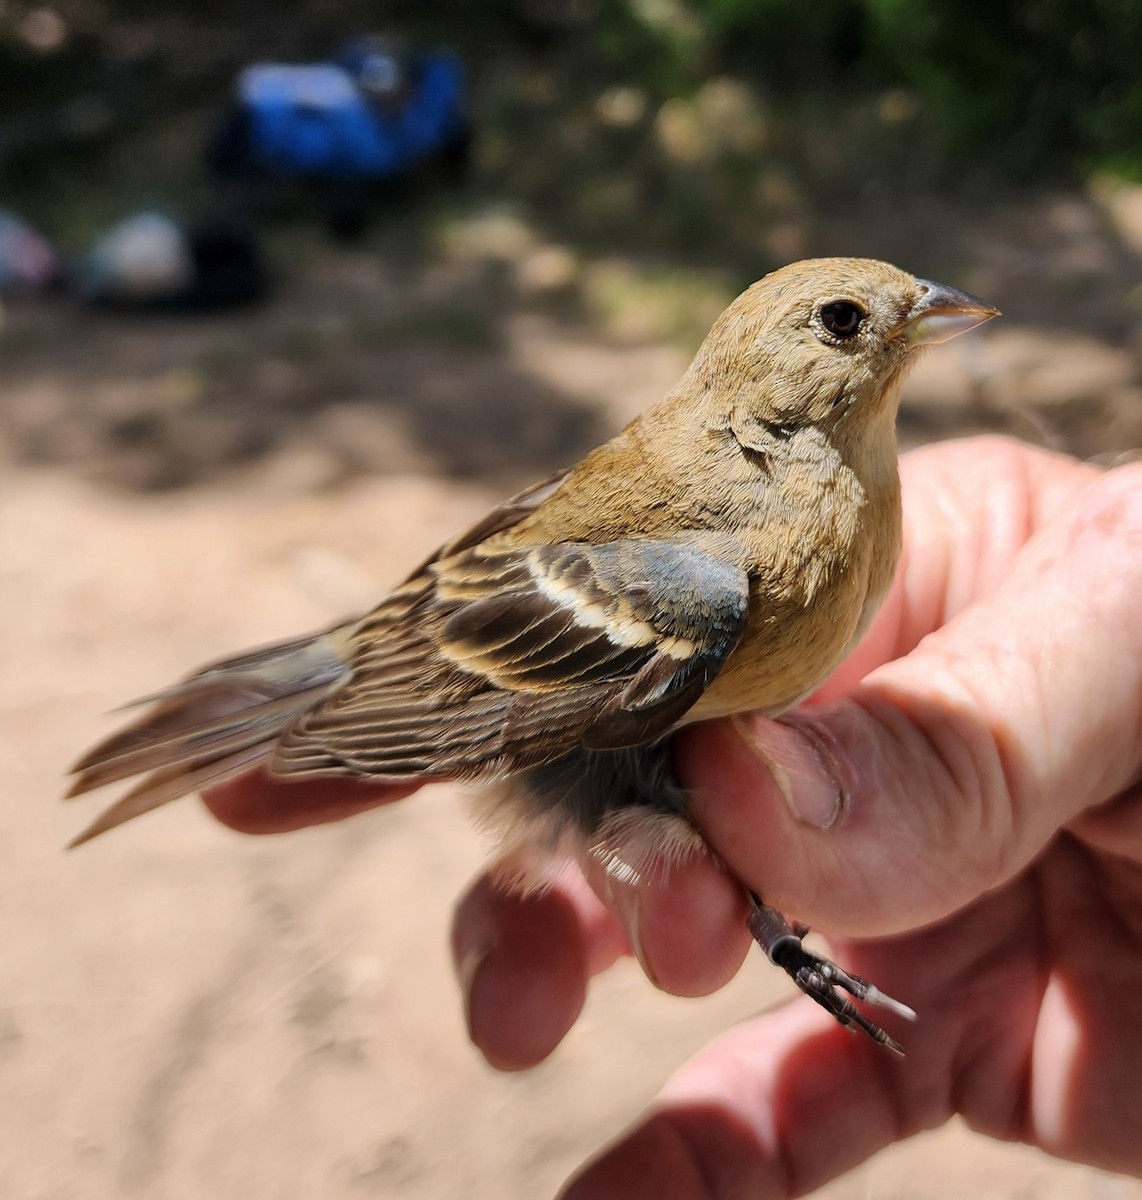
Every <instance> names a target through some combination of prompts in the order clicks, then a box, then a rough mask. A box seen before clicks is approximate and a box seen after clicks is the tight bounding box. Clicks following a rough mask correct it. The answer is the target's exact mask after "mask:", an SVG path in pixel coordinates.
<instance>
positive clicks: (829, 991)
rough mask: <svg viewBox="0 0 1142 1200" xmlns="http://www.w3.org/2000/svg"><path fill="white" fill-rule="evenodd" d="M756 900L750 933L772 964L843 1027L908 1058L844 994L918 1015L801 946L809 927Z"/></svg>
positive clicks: (901, 1014) (911, 1018)
mask: <svg viewBox="0 0 1142 1200" xmlns="http://www.w3.org/2000/svg"><path fill="white" fill-rule="evenodd" d="M750 898H751V900H752V902H753V904H752V909H751V911H750V914H749V931H750V933H752V934H753V936H754V939H755V941H756V942H757V944H758V945H759V946H760V947H761V948H762V950H764V951H765V954H766V957H767V958H768V959H769V961H770V962H772V963H774V964H775V965H776V966H779V967H780V968H781V969H782V970H783V971H785V972H786V973H787V974H788V975H789V977H790V978H791V979H792V980H793V982H794V983H795V984H796V985H797V986H798V987H799V988H800V989H801V990H802V991H803V992H804V993H805V995H806V996H809V997H811V998H812V999H813V1000H816V1002H817V1003H818V1004H819V1005H820V1006H821V1007H822V1008H824V1009H827V1010H828V1011H829V1012H831V1013H832V1014H833V1016H834V1017H836V1019H837V1020H838V1021H839V1022H840V1023H841V1024H842V1025H848V1026H855V1027H856V1028H857V1029H860V1030H863V1032H864V1033H866V1034H867V1035H868V1036H869V1037H870V1038H872V1040H873V1041H874V1042H876V1043H877V1044H878V1045H881V1046H887V1047H888V1048H889V1049H890V1050H895V1051H896V1053H897V1054H903V1053H904V1047H903V1046H901V1045H900V1043H899V1042H898V1041H896V1040H895V1039H894V1038H892V1037H890V1036H889V1035H888V1034H887V1033H885V1031H884V1030H883V1029H881V1027H880V1026H879V1025H877V1024H876V1023H875V1022H874V1021H870V1020H869V1019H868V1017H866V1016H865V1015H864V1013H862V1012H861V1011H860V1009H859V1008H857V1006H856V1005H855V1004H854V1003H853V1002H852V1000H850V999H848V997H847V996H844V995H842V994H841V993H842V992H848V994H849V995H850V996H853V997H855V998H856V999H857V1000H860V1001H862V1002H863V1003H865V1004H874V1005H877V1006H878V1007H880V1008H886V1009H888V1010H889V1012H893V1013H895V1014H896V1015H897V1016H898V1017H904V1018H906V1019H907V1020H909V1021H914V1020H915V1019H916V1014H915V1012H913V1010H912V1009H910V1008H909V1007H908V1006H907V1005H906V1004H901V1003H900V1001H899V1000H893V998H892V997H891V996H886V995H885V994H884V992H882V991H881V990H880V989H879V988H878V987H877V986H876V985H875V984H872V983H869V981H868V980H867V979H862V978H861V977H860V976H859V975H850V974H849V973H848V972H847V971H842V970H841V968H840V967H838V966H837V964H836V963H833V962H830V961H829V960H828V959H827V958H822V957H821V956H820V955H819V954H813V953H812V952H811V951H809V950H806V949H805V947H804V946H803V945H802V944H801V939H802V937H804V935H805V934H806V933H808V932H809V931H808V928H807V927H806V926H803V925H802V926H797V927H796V928H794V927H793V926H791V925H790V924H789V922H788V921H786V919H785V918H784V917H783V916H782V915H781V914H780V913H779V912H778V911H777V910H776V909H773V908H770V907H769V905H768V904H762V902H761V901H760V900H759V899H758V898H757V897H756V896H751V897H750Z"/></svg>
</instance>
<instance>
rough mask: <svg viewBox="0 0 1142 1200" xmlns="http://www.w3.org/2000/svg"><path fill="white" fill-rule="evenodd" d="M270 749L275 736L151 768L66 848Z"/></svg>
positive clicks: (218, 778)
mask: <svg viewBox="0 0 1142 1200" xmlns="http://www.w3.org/2000/svg"><path fill="white" fill-rule="evenodd" d="M273 748H274V739H273V738H270V739H269V740H268V741H262V742H256V743H254V745H252V746H246V747H245V748H244V749H242V750H238V751H237V752H235V753H234V754H230V755H226V756H224V757H222V758H216V757H212V758H209V759H206V760H205V761H203V762H201V763H198V764H196V763H189V764H188V763H179V764H177V765H176V766H172V767H167V768H165V769H163V770H159V771H154V772H152V773H151V774H150V775H148V776H147V777H146V779H143V780H142V781H141V782H139V783H138V784H137V785H136V786H135V787H133V788H132V789H131V790H130V791H129V792H128V793H127V794H126V795H125V796H123V797H122V798H121V799H120V800H117V801H116V802H115V803H114V804H113V805H112V806H111V807H110V808H107V809H104V810H103V812H101V813H100V814H99V816H98V817H96V818H95V820H94V821H92V822H91V824H90V825H88V826H87V827H86V828H85V829H84V830H83V831H82V832H80V833H79V834H77V835H76V836H75V837H74V838H72V839H71V841H70V842H68V844H67V848H68V849H69V850H74V849H75V847H76V846H82V845H83V843H84V842H89V841H91V839H92V838H94V837H98V836H99V835H100V834H101V833H106V832H107V831H108V830H109V829H114V828H115V827H116V826H117V825H122V824H124V823H125V822H127V821H132V820H134V818H135V817H141V816H142V815H143V814H144V813H148V812H150V811H151V810H152V809H155V808H161V807H162V806H163V805H164V804H169V803H170V801H172V800H177V799H179V797H180V796H185V795H186V794H187V793H188V792H196V791H198V790H199V788H204V787H212V786H213V785H215V784H219V783H225V782H226V780H227V779H233V778H234V777H235V776H236V775H241V774H242V773H243V772H245V771H248V770H249V769H250V768H251V767H254V766H256V765H257V764H258V763H259V762H261V761H262V760H263V759H265V758H267V757H268V756H269V754H270V753H271V751H272V750H273Z"/></svg>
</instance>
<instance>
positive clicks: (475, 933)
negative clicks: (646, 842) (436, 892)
mask: <svg viewBox="0 0 1142 1200" xmlns="http://www.w3.org/2000/svg"><path fill="white" fill-rule="evenodd" d="M626 951H627V943H626V939H625V938H624V936H623V934H622V931H621V929H620V928H619V926H618V924H617V923H616V922H615V920H614V918H613V916H612V915H611V913H610V912H609V910H608V909H607V908H606V906H605V905H603V904H602V903H601V901H600V900H599V899H598V897H596V896H595V894H594V892H593V891H592V890H591V888H590V887H588V886H587V883H586V882H585V880H584V879H583V877H582V875H580V874H579V873H578V871H576V870H574V869H571V868H568V869H567V870H566V871H562V872H560V873H558V874H553V875H552V876H551V877H550V878H549V879H548V880H547V881H546V882H545V885H544V886H543V887H542V888H534V887H533V888H532V889H531V890H529V891H526V892H521V891H519V889H518V888H516V887H514V886H512V885H511V884H510V883H509V882H507V881H506V879H505V875H504V873H503V872H500V871H496V870H494V869H493V870H492V871H489V872H487V873H485V874H483V875H481V876H479V877H478V878H477V879H476V880H475V881H474V883H473V884H472V885H471V886H470V887H469V889H468V890H467V892H466V893H465V894H464V896H462V897H461V899H460V901H459V902H458V904H457V907H456V912H455V915H454V918H453V924H452V955H453V961H454V963H455V965H456V973H457V976H458V978H459V980H460V987H461V992H462V994H463V1000H464V1012H465V1017H466V1020H467V1025H468V1034H469V1037H470V1038H471V1039H472V1041H473V1042H474V1043H475V1045H476V1046H478V1047H479V1049H480V1050H481V1052H482V1053H483V1055H484V1057H485V1058H486V1059H487V1060H488V1062H489V1063H491V1064H492V1066H494V1067H497V1068H499V1069H500V1070H503V1071H515V1070H523V1069H525V1068H527V1067H532V1066H534V1065H535V1064H536V1063H538V1062H541V1061H542V1060H543V1059H545V1058H546V1057H547V1056H548V1055H549V1054H550V1053H551V1052H552V1050H554V1049H555V1047H556V1046H558V1044H559V1043H560V1042H561V1041H562V1040H563V1037H564V1035H565V1034H566V1033H567V1031H568V1030H569V1029H570V1028H571V1026H572V1025H574V1023H575V1021H576V1019H577V1018H578V1016H579V1013H580V1011H581V1009H582V1007H583V1001H584V999H585V998H586V994H587V983H588V980H589V979H590V978H591V976H592V975H595V974H598V973H599V972H600V971H603V970H605V969H606V968H607V967H609V966H610V965H611V963H613V962H614V961H615V959H616V958H618V957H619V956H620V955H621V954H623V953H625V952H626Z"/></svg>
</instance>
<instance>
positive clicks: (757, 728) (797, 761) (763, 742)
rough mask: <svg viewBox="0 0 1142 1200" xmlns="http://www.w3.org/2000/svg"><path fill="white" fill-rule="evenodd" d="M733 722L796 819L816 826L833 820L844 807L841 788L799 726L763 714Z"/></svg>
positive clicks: (825, 827) (811, 739) (829, 824)
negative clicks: (766, 717)
mask: <svg viewBox="0 0 1142 1200" xmlns="http://www.w3.org/2000/svg"><path fill="white" fill-rule="evenodd" d="M734 724H735V725H736V727H737V730H738V734H739V735H740V736H741V738H742V740H743V741H744V742H745V743H746V745H747V746H749V748H750V749H751V750H752V751H753V752H754V753H755V754H756V755H757V757H758V758H760V759H761V761H762V762H763V763H764V764H765V768H766V770H767V771H768V772H769V774H770V775H771V776H772V777H773V782H774V783H775V784H777V789H778V791H780V792H781V794H782V796H784V797H785V803H786V804H788V805H789V810H790V812H792V813H793V815H794V816H795V817H796V818H797V820H798V821H801V822H802V823H804V824H805V825H812V826H813V827H814V828H816V829H828V828H829V827H830V826H831V825H833V824H835V823H836V820H837V818H838V817H839V816H840V815H841V809H842V808H843V807H844V789H843V788H842V787H841V785H840V784H839V783H838V782H837V778H836V776H835V774H834V773H833V771H832V770H831V769H830V764H829V763H828V762H827V759H826V756H825V754H824V753H823V752H822V748H821V747H820V746H819V745H818V744H817V742H816V740H815V739H814V738H812V737H811V736H810V735H808V734H807V733H806V732H805V731H804V730H803V729H800V728H797V727H795V726H792V725H788V724H785V723H784V722H782V721H769V720H766V719H765V718H763V717H739V718H736V719H735V721H734Z"/></svg>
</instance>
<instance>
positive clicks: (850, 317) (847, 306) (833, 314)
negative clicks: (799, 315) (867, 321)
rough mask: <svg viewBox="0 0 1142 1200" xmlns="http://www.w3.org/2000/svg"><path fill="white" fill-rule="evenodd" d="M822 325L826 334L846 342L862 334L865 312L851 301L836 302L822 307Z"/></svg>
mask: <svg viewBox="0 0 1142 1200" xmlns="http://www.w3.org/2000/svg"><path fill="white" fill-rule="evenodd" d="M821 324H822V325H823V326H824V327H825V330H826V332H828V333H831V334H832V335H833V337H835V338H840V339H841V340H842V341H844V340H845V339H847V338H851V337H855V336H856V335H857V334H858V333H859V332H860V327H861V326H862V325H863V324H864V312H863V311H862V310H861V309H860V308H858V307H857V306H856V305H855V304H854V303H853V302H852V301H851V300H834V301H833V302H832V303H831V304H826V305H824V306H823V307H822V309H821Z"/></svg>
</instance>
